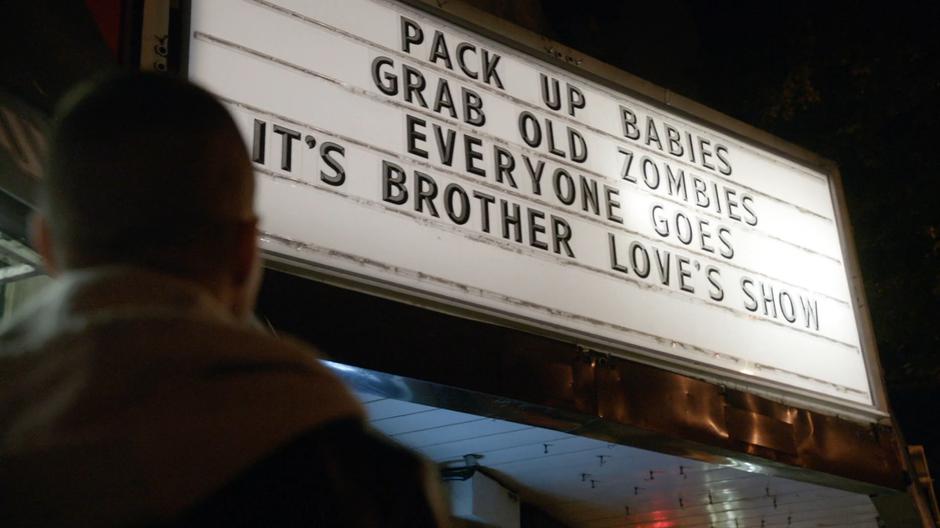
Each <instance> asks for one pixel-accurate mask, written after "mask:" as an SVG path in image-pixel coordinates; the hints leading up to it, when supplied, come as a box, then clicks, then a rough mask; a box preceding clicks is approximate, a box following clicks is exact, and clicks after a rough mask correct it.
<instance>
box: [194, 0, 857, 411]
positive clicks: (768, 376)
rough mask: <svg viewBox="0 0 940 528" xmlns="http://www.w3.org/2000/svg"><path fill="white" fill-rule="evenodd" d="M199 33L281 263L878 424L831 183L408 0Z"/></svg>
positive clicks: (219, 2)
mask: <svg viewBox="0 0 940 528" xmlns="http://www.w3.org/2000/svg"><path fill="white" fill-rule="evenodd" d="M190 31H191V32H190V42H189V46H190V51H189V57H188V61H189V62H188V70H189V75H190V76H191V78H193V79H194V80H195V81H197V82H200V83H202V84H203V85H205V86H206V87H208V88H209V89H210V90H212V91H214V92H215V93H216V94H218V95H219V96H220V97H221V98H222V99H223V101H224V102H225V103H226V104H227V105H228V107H229V108H230V110H231V111H232V112H233V114H234V115H235V117H236V119H237V121H238V123H239V125H240V127H241V128H242V130H243V132H244V134H245V136H246V138H247V141H248V143H249V146H250V149H251V154H252V158H253V160H254V163H255V168H256V170H257V174H258V177H259V182H260V183H259V208H260V211H261V215H262V218H263V231H264V233H265V234H264V237H263V242H264V248H265V249H266V251H267V252H268V253H269V254H271V255H275V256H277V257H278V258H290V259H293V260H296V261H300V262H304V263H307V264H308V265H311V266H315V267H316V268H318V269H320V270H328V271H329V272H332V273H340V274H344V275H346V276H352V277H357V278H359V279H361V280H363V281H364V282H367V283H369V284H371V285H376V284H379V285H382V287H384V288H386V289H387V290H389V291H396V292H399V293H401V292H405V293H407V294H408V295H410V296H412V297H413V298H426V299H433V300H435V301H438V302H439V301H444V302H447V303H451V304H454V305H456V306H459V307H461V308H463V309H467V308H469V309H471V310H476V311H478V312H480V313H485V314H487V315H489V316H496V317H498V318H502V319H504V320H507V321H513V322H514V323H516V324H518V323H522V324H525V325H528V326H529V327H530V328H534V329H540V330H543V331H549V332H553V333H556V334H563V335H567V336H569V337H570V338H572V339H573V340H576V341H578V342H581V343H584V344H586V345H588V346H591V347H593V348H597V349H599V350H606V351H610V352H613V353H617V354H625V355H628V356H629V357H633V358H641V359H642V360H644V361H649V362H652V363H655V364H658V365H663V366H666V367H667V368H674V369H681V370H684V371H688V370H691V371H693V372H697V373H700V374H702V375H704V376H707V377H710V378H711V379H716V380H719V381H729V380H730V382H737V383H739V384H743V385H746V386H748V387H751V389H754V388H755V387H757V388H761V389H763V390H765V391H768V392H770V393H772V394H779V395H781V396H783V397H790V396H795V397H797V398H799V397H806V396H809V397H810V398H815V399H816V400H819V401H828V402H831V403H832V402H834V403H835V404H836V405H837V406H840V405H841V406H844V407H847V408H854V409H856V410H859V409H861V410H862V411H864V410H865V409H869V410H871V409H872V406H873V403H872V402H873V399H872V395H871V391H870V387H869V379H868V375H867V372H866V365H865V360H864V355H863V353H862V350H861V344H860V338H859V331H858V328H857V324H856V319H855V311H854V310H853V302H852V299H851V295H850V289H849V285H848V281H847V278H846V267H845V265H844V262H843V251H842V247H841V244H840V236H839V229H838V226H837V221H836V214H835V207H834V203H833V194H832V192H831V190H830V181H829V177H828V176H827V175H826V174H823V173H821V172H818V171H815V170H812V169H809V168H807V167H804V166H801V165H798V164H796V163H793V162H791V161H788V160H786V159H784V158H782V157H779V156H776V155H774V154H771V153H769V152H767V151H765V150H761V149H760V148H757V147H755V146H753V145H751V144H749V143H746V142H744V141H741V140H739V139H735V138H732V137H729V136H727V135H725V134H722V133H720V132H719V131H717V130H714V129H712V128H709V127H708V126H704V125H702V124H699V123H697V122H693V121H690V120H688V119H685V118H683V117H681V116H679V115H676V114H675V113H671V112H670V111H668V110H664V109H663V108H660V107H658V106H655V105H652V104H649V103H646V102H642V101H640V100H638V99H636V98H633V97H631V96H629V95H626V94H624V93H621V92H618V91H616V90H613V89H610V88H607V87H605V86H602V85H600V84H598V83H595V82H592V81H590V80H588V79H586V78H583V77H579V76H577V75H575V74H572V73H570V72H568V71H565V70H563V69H560V68H557V67H555V66H552V65H550V64H548V63H546V62H542V61H540V60H538V59H535V58H533V57H531V56H529V55H527V54H524V53H521V52H518V51H515V50H513V49H511V48H509V47H507V46H505V45H501V44H499V43H497V42H495V41H492V40H489V39H487V38H483V37H481V36H478V35H475V34H472V33H469V32H467V31H465V30H462V29H460V28H458V27H456V26H454V25H451V24H449V23H447V22H445V21H442V20H440V19H437V18H434V17H432V16H430V15H428V14H426V13H423V12H422V11H419V10H416V9H412V8H409V7H406V6H403V5H400V4H397V3H394V2H385V1H370V0H347V1H343V2H308V1H299V0H278V1H262V0H252V1H243V2H228V1H223V0H204V1H200V2H193V6H192V13H191V20H190ZM442 346H445V347H446V343H442Z"/></svg>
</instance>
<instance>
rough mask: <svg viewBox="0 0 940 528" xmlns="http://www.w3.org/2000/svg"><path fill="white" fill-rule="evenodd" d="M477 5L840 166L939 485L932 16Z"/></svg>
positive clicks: (900, 387)
mask: <svg viewBox="0 0 940 528" xmlns="http://www.w3.org/2000/svg"><path fill="white" fill-rule="evenodd" d="M514 4H515V5H514ZM519 4H524V9H523V8H520V6H519ZM480 5H481V7H483V8H485V9H488V10H490V11H492V12H494V13H495V14H497V15H500V16H504V17H507V18H510V19H513V20H514V21H515V22H516V23H519V24H521V25H524V26H527V27H528V28H529V29H532V30H534V31H536V32H540V33H543V34H546V35H548V36H550V37H553V38H555V39H556V40H558V41H560V42H562V43H564V44H567V45H569V46H571V47H573V48H575V49H578V50H580V51H583V52H585V53H587V54H590V55H593V56H595V57H597V58H599V59H601V60H604V61H606V62H609V63H611V64H613V65H615V66H618V67H620V68H622V69H624V70H627V71H629V72H631V73H634V74H636V75H639V76H640V77H643V78H645V79H647V80H650V81H653V82H655V83H657V84H660V85H662V86H665V87H666V88H669V89H671V90H673V91H676V92H678V93H681V94H683V95H687V96H689V97H692V98H693V99H696V100H699V101H701V102H703V103H705V104H707V105H709V106H711V107H713V108H715V109H717V110H720V111H722V112H724V113H726V114H729V115H731V116H734V117H736V118H738V119H741V120H742V121H745V122H747V123H750V124H753V125H755V126H757V127H759V128H762V129H765V130H767V131H769V132H771V133H773V134H776V135H778V136H780V137H782V138H784V139H786V140H789V141H791V142H793V143H795V144H798V145H800V146H803V147H806V148H808V149H810V150H813V151H815V152H817V153H819V154H821V155H823V156H825V157H827V158H830V159H832V160H834V161H836V162H837V163H838V164H839V166H840V168H841V171H842V175H843V179H844V182H845V188H846V195H847V202H848V208H849V213H850V216H851V218H852V222H853V227H854V230H855V239H856V242H857V245H858V252H859V257H860V261H861V267H862V273H863V276H864V280H865V289H866V293H867V296H868V301H869V303H870V312H871V315H872V318H873V320H874V327H875V332H876V335H877V339H878V346H879V349H880V353H881V359H882V363H883V366H884V371H885V378H886V380H887V384H888V390H889V398H890V400H891V404H892V406H893V408H894V410H895V412H896V415H897V417H898V420H899V421H900V424H901V428H902V430H903V431H904V433H905V435H906V437H907V439H908V441H909V442H910V443H915V444H917V443H922V444H926V446H927V453H928V455H929V456H931V459H932V464H931V465H932V466H933V468H934V470H935V471H940V166H938V164H940V162H938V160H940V104H938V102H940V38H937V36H936V24H937V21H938V20H940V4H938V3H933V2H931V3H928V2H923V3H919V4H905V3H900V4H899V3H891V4H885V3H883V2H878V3H875V2H871V3H855V2H853V3H849V2H815V1H805V0H796V1H792V2H778V3H769V2H760V3H758V2H752V3H745V2H727V1H724V2H693V1H691V0H685V1H684V0H663V1H661V2H648V3H647V2H643V3H641V2H606V1H594V2H568V1H559V0H542V1H538V0H527V1H524V2H515V3H514V2H507V1H500V0H490V1H485V2H480ZM519 13H525V14H524V15H521V14H519Z"/></svg>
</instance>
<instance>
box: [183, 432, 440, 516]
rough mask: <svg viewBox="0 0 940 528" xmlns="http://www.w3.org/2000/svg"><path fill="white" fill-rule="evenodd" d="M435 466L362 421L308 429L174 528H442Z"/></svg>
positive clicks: (228, 485) (230, 484) (186, 514)
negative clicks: (209, 527)
mask: <svg viewBox="0 0 940 528" xmlns="http://www.w3.org/2000/svg"><path fill="white" fill-rule="evenodd" d="M436 480H437V478H436V474H435V471H434V468H433V466H431V464H429V463H428V462H427V461H425V460H424V459H423V458H421V457H420V456H418V455H416V454H414V453H412V452H411V451H409V450H408V449H406V448H404V447H402V446H400V445H398V444H396V443H394V442H392V441H390V440H388V439H386V438H384V437H382V436H380V435H379V434H376V433H374V432H372V431H370V430H369V429H368V428H367V427H366V426H364V425H363V424H362V422H361V421H359V420H336V421H333V422H330V423H327V424H323V425H321V426H318V427H316V428H314V429H311V430H308V431H306V432H304V433H302V434H300V435H298V436H297V437H295V438H294V439H292V440H290V441H289V442H287V443H285V444H284V445H283V446H281V447H280V448H278V449H277V450H275V451H274V452H273V453H271V454H269V455H268V456H266V457H264V458H263V459H262V460H259V461H258V462H256V463H255V464H253V465H252V466H251V467H250V468H248V469H247V470H245V471H244V472H242V473H241V474H240V475H238V476H237V477H236V478H234V479H233V480H232V481H230V482H229V483H227V484H226V485H225V486H223V487H222V488H221V489H219V490H218V491H216V492H215V493H213V494H212V495H211V496H209V497H208V498H206V499H204V500H202V501H200V502H199V503H198V504H196V505H195V506H194V507H192V508H190V509H189V510H188V511H187V512H186V513H185V514H184V515H183V516H182V517H181V518H180V519H179V520H178V522H177V523H175V524H174V525H179V526H199V525H205V524H232V525H237V526H260V525H282V526H293V525H301V524H303V525H314V526H379V525H383V526H439V525H440V524H441V515H442V513H443V512H444V511H445V510H446V508H444V507H443V506H442V505H441V504H437V503H436V502H437V501H439V500H440V499H439V496H438V493H437V490H436V489H435V487H436V486H437V483H436Z"/></svg>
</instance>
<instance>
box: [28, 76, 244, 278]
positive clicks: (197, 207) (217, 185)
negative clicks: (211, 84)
mask: <svg viewBox="0 0 940 528" xmlns="http://www.w3.org/2000/svg"><path fill="white" fill-rule="evenodd" d="M253 198H254V179H253V174H252V170H251V163H250V161H249V159H248V155H247V152H246V151H245V146H244V143H243V142H242V139H241V137H240V136H239V133H238V130H237V128H236V126H235V123H234V122H233V120H232V117H231V116H230V115H229V113H228V112H227V111H226V109H225V108H224V107H223V106H222V105H221V104H220V103H219V102H218V101H216V100H215V98H214V97H212V95H210V94H209V93H208V92H206V91H204V90H202V89H200V88H198V87H196V86H194V85H192V84H189V83H187V82H185V81H183V80H181V79H176V78H173V77H169V76H166V75H155V74H123V75H120V76H115V77H109V78H107V79H105V80H102V81H99V82H95V83H91V84H89V85H85V86H82V87H80V88H78V89H76V90H75V91H73V92H72V93H71V94H70V95H69V96H67V97H66V98H65V100H64V102H63V104H62V106H61V109H60V111H59V112H58V115H57V119H56V122H55V128H54V130H53V134H52V142H51V145H50V152H49V161H48V167H47V171H46V175H45V182H44V193H43V200H42V202H43V209H44V212H45V214H46V216H47V219H48V223H49V224H50V226H51V232H52V245H53V248H54V253H55V257H56V260H57V264H58V266H59V267H60V268H64V269H73V268H84V267H90V266H99V265H105V264H129V265H136V266H142V267H148V268H154V269H156V270H158V271H164V272H170V273H174V274H182V275H191V276H198V277H203V276H206V275H211V274H213V273H216V272H218V271H220V270H224V269H225V268H226V266H227V262H228V260H230V258H231V257H230V250H231V249H232V248H230V247H228V246H230V245H231V244H233V243H235V240H234V239H235V238H237V236H238V230H239V228H240V226H244V225H245V224H248V223H250V224H251V227H252V229H253V227H254V224H253V220H254V214H253Z"/></svg>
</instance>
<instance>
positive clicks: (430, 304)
mask: <svg viewBox="0 0 940 528" xmlns="http://www.w3.org/2000/svg"><path fill="white" fill-rule="evenodd" d="M396 2H397V3H399V4H402V5H404V6H407V7H410V8H413V9H417V10H419V11H420V12H423V13H425V14H427V15H430V16H434V17H438V18H441V19H443V20H445V21H446V22H448V23H451V24H454V25H455V26H457V27H459V28H461V29H464V30H467V31H470V32H472V33H474V34H478V35H480V36H482V37H485V38H487V39H491V40H494V41H496V42H498V43H500V44H502V45H505V46H508V47H510V48H512V49H513V50H515V51H518V52H521V53H522V54H524V55H526V56H531V57H533V58H534V59H537V60H540V61H544V62H547V63H548V64H550V65H552V66H554V67H558V68H561V69H563V70H565V71H567V72H569V73H572V74H574V75H577V76H579V77H582V78H585V79H588V80H590V81H592V82H595V83H598V84H600V85H602V86H605V87H607V88H611V89H614V90H616V91H617V92H620V93H624V94H625V95H628V96H631V97H634V98H637V99H639V100H641V101H642V102H644V103H647V104H650V105H652V106H653V107H655V108H657V109H659V110H662V111H666V112H669V113H673V114H676V115H678V116H679V117H681V118H684V119H688V120H690V121H692V122H693V123H696V124H700V125H704V126H707V127H709V128H711V129H713V130H715V131H717V132H719V133H723V134H727V135H729V136H731V137H733V138H735V139H737V140H739V141H742V142H744V143H746V144H748V145H751V146H754V147H757V148H760V149H762V150H764V151H768V152H770V153H772V154H775V155H778V156H781V157H783V158H785V159H787V160H789V161H791V162H795V163H797V164H800V165H803V166H805V167H807V168H809V169H812V170H815V171H818V172H820V173H822V174H823V175H825V176H826V177H827V180H828V186H829V194H830V199H831V200H832V204H833V210H834V221H835V224H836V231H837V233H838V238H839V244H840V247H841V250H842V257H843V266H844V268H845V270H846V274H847V277H846V279H847V282H848V290H849V295H850V300H851V303H850V304H851V308H852V312H853V314H854V317H855V322H856V327H857V330H858V332H859V343H860V349H861V353H862V358H863V361H864V365H865V369H866V372H867V376H868V385H869V391H870V394H871V398H872V402H873V403H872V405H871V406H868V405H864V404H856V403H853V402H849V401H845V400H840V399H838V398H834V397H829V396H826V395H822V394H808V393H804V392H801V391H800V390H799V389H795V388H792V387H789V386H787V385H786V384H783V383H777V382H773V381H769V380H755V379H753V378H750V377H748V376H746V375H742V374H740V373H737V372H734V371H729V370H727V369H723V368H720V367H715V366H711V365H706V364H696V365H694V366H692V367H690V366H689V362H688V361H684V360H681V359H679V358H671V357H668V356H666V355H664V354H662V353H660V352H657V351H654V350H653V351H648V350H645V349H643V348H642V347H637V346H628V345H624V344H621V343H618V344H613V343H609V342H604V341H599V340H597V339H596V338H592V337H591V336H576V335H574V333H572V332H565V333H559V332H556V331H553V330H551V329H550V328H548V326H547V325H546V324H545V323H540V322H539V321H526V320H524V318H522V317H520V316H518V315H515V314H513V315H511V316H509V315H508V314H505V313H500V312H499V311H498V310H494V309H492V308H491V307H485V308H484V307H479V306H473V305H471V304H470V303H467V302H463V301H461V302H460V303H456V302H454V301H452V300H450V299H447V298H441V297H440V296H436V295H435V294H431V293H428V292H422V291H416V290H413V289H411V288H409V287H407V286H402V285H400V284H394V283H391V282H388V281H385V280H381V279H376V278H374V277H367V276H363V275H359V274H356V273H353V272H350V271H348V270H341V269H337V268H333V267H329V266H324V265H320V264H315V263H310V262H303V261H299V260H298V259H296V258H294V257H291V256H287V255H281V254H276V253H271V252H266V254H265V259H266V265H267V266H269V267H271V268H274V269H281V270H286V271H289V272H291V273H294V274H301V275H304V276H307V277H309V278H314V279H317V280H320V281H323V282H327V283H330V284H335V285H339V286H342V287H344V288H349V289H353V290H358V291H364V292H367V293H370V294H373V295H378V296H381V297H385V298H390V299H394V300H397V301H400V302H405V303H407V304H412V305H417V306H421V307H424V308H428V309H432V310H436V311H441V312H444V313H448V314H453V315H458V316H461V317H465V318H470V319H475V320H481V321H486V322H489V323H493V324H498V325H501V326H506V327H510V328H516V329H520V330H524V331H529V332H534V333H537V334H540V335H545V336H547V337H551V338H554V339H559V340H562V341H569V342H571V341H573V340H574V341H575V342H576V343H577V344H579V345H582V346H584V347H585V348H589V349H593V350H597V351H600V352H605V353H614V354H616V355H619V356H622V357H626V358H628V359H631V360H635V361H638V362H641V363H646V364H649V365H652V366H658V367H660V368H666V369H668V370H672V371H674V372H678V373H680V374H683V375H689V376H693V377H699V378H702V379H706V380H708V381H710V382H712V383H716V384H720V385H727V386H732V387H734V388H737V389H741V390H746V391H749V392H752V393H755V394H758V395H760V396H763V397H767V398H769V399H772V400H776V401H780V402H782V403H785V404H791V405H795V406H798V407H802V408H807V409H812V410H816V411H819V412H822V413H825V414H834V415H837V416H841V417H845V418H848V419H851V420H855V421H859V422H881V423H888V422H889V421H890V420H889V415H888V412H887V411H888V406H887V401H886V396H885V389H884V385H883V380H882V374H881V366H880V362H879V359H878V355H877V346H876V344H875V339H874V331H873V329H872V324H871V319H870V315H869V313H868V310H867V302H866V300H865V293H864V287H863V284H862V281H861V273H860V269H859V265H858V259H857V255H856V250H855V245H854V237H853V234H852V228H851V224H850V221H849V215H848V211H847V208H846V205H845V200H844V191H843V186H842V181H841V175H840V173H839V170H838V167H837V165H836V164H835V163H834V162H832V161H829V160H827V159H825V158H822V157H820V156H818V155H817V154H815V153H812V152H810V151H808V150H806V149H803V148H801V147H798V146H796V145H793V144H791V143H789V142H786V141H784V140H781V139H779V138H777V137H775V136H773V135H771V134H769V133H767V132H764V131H762V130H759V129H756V128H754V127H752V126H750V125H747V124H745V123H743V122H741V121H738V120H736V119H734V118H731V117H729V116H727V115H725V114H722V113H720V112H718V111H715V110H713V109H711V108H708V107H706V106H704V105H701V104H699V103H697V102H695V101H692V100H690V99H687V98H685V97H683V96H681V95H678V94H675V93H674V92H671V91H669V90H667V89H664V88H661V87H658V86H656V85H654V84H652V83H649V82H647V81H644V80H642V79H640V78H638V77H635V76H633V75H631V74H629V73H627V72H625V71H623V70H620V69H617V68H615V67H613V66H610V65H608V64H605V63H603V62H601V61H598V60H596V59H593V58H591V57H589V56H586V55H583V54H581V53H580V52H577V51H575V50H572V49H571V48H568V47H567V46H564V45H562V44H560V43H557V42H554V41H552V40H550V39H548V38H546V37H543V36H540V35H538V34H535V33H533V32H530V31H528V30H526V29H523V28H520V27H518V26H516V25H514V24H512V23H509V22H507V21H505V20H503V19H500V18H497V17H495V16H493V15H490V14H488V13H485V12H482V11H480V10H478V9H476V8H474V7H472V6H470V5H468V4H466V3H464V2H460V1H454V2H449V3H447V4H444V5H443V6H440V5H438V3H437V2H433V1H432V0H396ZM389 3H394V2H389ZM190 7H191V5H190V2H189V1H184V2H183V3H182V6H181V10H180V11H181V14H182V17H181V18H182V20H181V31H180V32H179V33H180V34H181V37H182V38H181V39H180V43H181V52H180V54H179V57H180V61H181V63H180V64H179V67H178V68H179V70H180V71H181V73H183V74H184V75H187V74H188V64H187V58H188V55H189V53H188V44H189V33H190V27H189V17H190Z"/></svg>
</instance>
